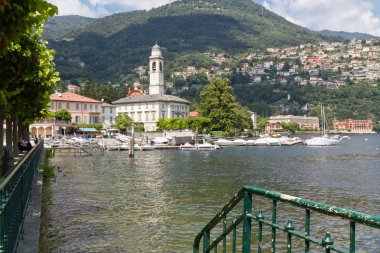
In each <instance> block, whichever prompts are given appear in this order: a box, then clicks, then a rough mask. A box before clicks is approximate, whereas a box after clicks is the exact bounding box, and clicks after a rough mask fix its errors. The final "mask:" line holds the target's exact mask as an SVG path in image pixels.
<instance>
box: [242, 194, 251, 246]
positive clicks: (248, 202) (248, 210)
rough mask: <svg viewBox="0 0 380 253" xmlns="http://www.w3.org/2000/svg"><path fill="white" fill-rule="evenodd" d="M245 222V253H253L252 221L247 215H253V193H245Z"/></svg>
mask: <svg viewBox="0 0 380 253" xmlns="http://www.w3.org/2000/svg"><path fill="white" fill-rule="evenodd" d="M243 194H244V222H243V253H251V219H249V218H248V216H247V214H249V213H252V193H248V192H244V193H243Z"/></svg>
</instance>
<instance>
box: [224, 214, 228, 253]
mask: <svg viewBox="0 0 380 253" xmlns="http://www.w3.org/2000/svg"><path fill="white" fill-rule="evenodd" d="M226 231H227V216H224V219H223V234H224V236H223V253H227V238H226V235H225V234H226Z"/></svg>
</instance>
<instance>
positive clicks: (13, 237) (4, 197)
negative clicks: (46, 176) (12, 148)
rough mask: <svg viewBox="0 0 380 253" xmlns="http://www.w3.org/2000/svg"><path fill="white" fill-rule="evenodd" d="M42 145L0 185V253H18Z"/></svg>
mask: <svg viewBox="0 0 380 253" xmlns="http://www.w3.org/2000/svg"><path fill="white" fill-rule="evenodd" d="M43 145H44V144H43V141H40V142H39V143H38V144H37V145H36V146H35V147H33V149H32V150H31V151H29V152H28V153H27V155H26V156H25V157H24V158H23V159H22V160H21V161H20V162H19V163H18V164H17V165H16V166H15V167H14V168H13V169H12V170H11V171H10V172H9V173H8V174H7V175H6V176H5V178H3V181H1V182H0V253H3V252H6V253H8V252H16V249H17V245H18V242H19V239H20V237H21V235H22V226H23V222H24V218H25V216H26V211H27V207H28V203H29V200H30V196H31V191H32V186H33V183H34V181H35V176H36V174H37V169H38V163H39V160H40V158H41V155H42V151H43V147H44V146H43Z"/></svg>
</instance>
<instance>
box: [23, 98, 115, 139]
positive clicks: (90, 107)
mask: <svg viewBox="0 0 380 253" xmlns="http://www.w3.org/2000/svg"><path fill="white" fill-rule="evenodd" d="M50 100H51V102H50V109H49V110H50V111H52V112H55V111H58V110H62V109H65V110H67V111H68V112H70V114H71V116H72V118H71V122H70V121H63V120H52V119H44V120H41V121H36V122H34V124H32V125H30V127H29V128H30V133H31V135H32V136H36V137H43V138H46V137H50V136H55V135H56V134H63V135H65V134H66V130H67V129H68V128H69V127H71V124H72V123H76V124H94V123H103V120H102V110H103V109H102V106H103V104H104V103H103V102H101V101H98V100H95V99H92V98H87V97H84V96H81V95H78V94H75V93H71V92H65V93H59V92H56V93H54V94H51V95H50ZM110 106H111V105H110ZM111 107H112V106H111ZM114 111H115V110H114ZM115 115H116V113H115ZM111 120H112V118H111Z"/></svg>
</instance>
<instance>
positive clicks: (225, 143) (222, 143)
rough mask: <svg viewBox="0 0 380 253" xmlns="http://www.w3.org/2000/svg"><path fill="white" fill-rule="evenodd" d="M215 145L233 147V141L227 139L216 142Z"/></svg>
mask: <svg viewBox="0 0 380 253" xmlns="http://www.w3.org/2000/svg"><path fill="white" fill-rule="evenodd" d="M214 143H215V144H216V145H219V146H231V145H233V141H231V140H227V139H223V138H221V139H218V140H217V141H214Z"/></svg>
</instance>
